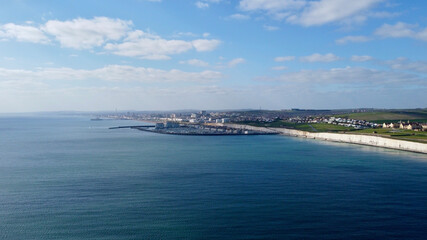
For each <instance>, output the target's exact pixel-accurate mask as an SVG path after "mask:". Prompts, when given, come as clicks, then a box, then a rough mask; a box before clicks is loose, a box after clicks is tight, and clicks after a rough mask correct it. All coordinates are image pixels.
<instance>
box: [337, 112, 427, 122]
mask: <svg viewBox="0 0 427 240" xmlns="http://www.w3.org/2000/svg"><path fill="white" fill-rule="evenodd" d="M337 116H338V117H347V118H352V119H358V120H366V121H372V122H378V123H381V122H391V121H400V120H402V121H407V120H410V121H421V122H425V121H427V109H419V110H418V109H415V110H414V109H409V110H388V111H377V112H362V113H348V114H341V115H337Z"/></svg>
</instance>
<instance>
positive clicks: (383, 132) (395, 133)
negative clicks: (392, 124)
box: [352, 128, 427, 143]
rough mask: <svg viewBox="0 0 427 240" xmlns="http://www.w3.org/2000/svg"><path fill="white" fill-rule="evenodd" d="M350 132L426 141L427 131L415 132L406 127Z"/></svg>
mask: <svg viewBox="0 0 427 240" xmlns="http://www.w3.org/2000/svg"><path fill="white" fill-rule="evenodd" d="M352 133H356V134H369V135H377V136H382V137H389V138H393V139H400V140H407V141H415V142H422V143H427V132H417V131H412V130H406V129H391V128H377V129H363V130H356V131H353V132H352Z"/></svg>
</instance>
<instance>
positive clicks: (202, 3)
mask: <svg viewBox="0 0 427 240" xmlns="http://www.w3.org/2000/svg"><path fill="white" fill-rule="evenodd" d="M195 4H196V7H198V8H201V9H204V8H208V7H209V4H208V3H206V2H200V1H199V2H196V3H195Z"/></svg>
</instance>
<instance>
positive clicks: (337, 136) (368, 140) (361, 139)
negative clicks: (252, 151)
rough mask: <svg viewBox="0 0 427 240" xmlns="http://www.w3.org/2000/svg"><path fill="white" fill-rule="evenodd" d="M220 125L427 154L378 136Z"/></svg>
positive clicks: (426, 149) (421, 147)
mask: <svg viewBox="0 0 427 240" xmlns="http://www.w3.org/2000/svg"><path fill="white" fill-rule="evenodd" d="M222 125H223V126H227V127H230V128H246V129H253V130H261V131H272V132H279V133H280V134H281V135H285V136H293V137H304V138H311V139H319V140H323V141H331V142H342V143H352V144H359V145H367V146H374V147H382V148H390V149H396V150H402V151H409V152H416V153H423V154H427V144H424V143H418V142H410V141H404V140H397V139H389V138H384V137H379V136H369V135H359V134H348V133H327V132H306V131H301V130H294V129H287V128H266V127H254V126H249V125H242V124H233V123H229V124H222Z"/></svg>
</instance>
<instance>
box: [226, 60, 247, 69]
mask: <svg viewBox="0 0 427 240" xmlns="http://www.w3.org/2000/svg"><path fill="white" fill-rule="evenodd" d="M244 62H246V60H245V59H244V58H235V59H233V60H231V61H229V62H228V63H227V65H228V67H235V66H236V65H238V64H241V63H244Z"/></svg>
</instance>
